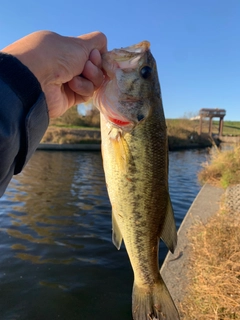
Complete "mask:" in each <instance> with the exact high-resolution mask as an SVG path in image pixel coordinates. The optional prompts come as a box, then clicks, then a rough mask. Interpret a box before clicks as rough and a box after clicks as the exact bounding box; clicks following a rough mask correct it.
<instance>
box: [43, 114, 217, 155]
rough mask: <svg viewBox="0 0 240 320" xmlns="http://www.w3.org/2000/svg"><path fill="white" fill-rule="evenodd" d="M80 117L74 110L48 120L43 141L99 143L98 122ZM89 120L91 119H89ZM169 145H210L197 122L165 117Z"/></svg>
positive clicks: (173, 146) (205, 132) (171, 146)
mask: <svg viewBox="0 0 240 320" xmlns="http://www.w3.org/2000/svg"><path fill="white" fill-rule="evenodd" d="M91 119H92V118H86V117H84V118H82V119H81V118H80V119H79V116H78V115H77V113H76V110H75V112H74V111H71V114H70V115H69V114H68V113H67V114H65V115H64V116H63V117H60V118H58V119H55V120H53V121H51V122H50V126H49V128H48V130H47V132H46V134H45V135H44V137H43V139H42V142H43V143H60V144H64V143H89V142H93V143H94V142H95V143H100V128H99V122H98V121H97V119H96V115H95V118H93V120H91ZM90 120H91V121H90ZM166 122H167V131H168V138H169V146H170V150H171V149H176V148H181V147H183V148H184V147H191V146H192V147H194V146H199V147H207V146H210V145H211V141H210V140H209V135H208V133H207V128H205V126H204V132H203V134H201V135H199V134H198V122H196V121H190V120H188V119H167V120H166Z"/></svg>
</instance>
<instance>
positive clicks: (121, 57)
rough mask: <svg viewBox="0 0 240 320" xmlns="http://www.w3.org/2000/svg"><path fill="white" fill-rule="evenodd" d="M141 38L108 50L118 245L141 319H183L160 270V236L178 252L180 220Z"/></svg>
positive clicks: (103, 102) (106, 99)
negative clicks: (175, 210) (177, 223)
mask: <svg viewBox="0 0 240 320" xmlns="http://www.w3.org/2000/svg"><path fill="white" fill-rule="evenodd" d="M149 46H150V45H149V43H147V42H142V43H140V44H137V45H135V46H131V47H128V48H124V49H121V50H117V49H115V50H113V51H110V52H107V53H105V54H104V55H103V56H102V61H103V68H104V72H105V73H106V79H105V81H104V83H103V84H102V86H101V87H100V88H99V89H98V90H97V92H96V93H95V97H94V103H95V105H96V106H97V107H98V109H99V110H100V113H101V136H102V155H103V166H104V172H105V178H106V184H107V189H108V194H109V199H110V202H111V205H112V223H113V243H114V244H115V246H116V247H117V248H118V249H119V248H120V246H121V242H122V240H123V241H124V244H125V247H126V250H127V253H128V256H129V259H130V262H131V265H132V268H133V272H134V285H133V294H132V313H133V319H134V320H149V319H159V320H160V319H168V320H177V319H179V315H178V312H177V309H176V307H175V305H174V303H173V301H172V298H171V296H170V294H169V292H168V290H167V288H166V285H165V284H164V282H163V280H162V277H161V275H160V272H159V262H158V251H159V241H160V238H162V239H163V241H164V242H165V243H166V245H167V246H168V248H169V249H170V250H171V251H172V252H173V251H174V249H175V246H176V242H177V234H176V226H175V221H174V216H173V210H172V205H171V201H170V196H169V190H168V189H169V188H168V142H167V132H166V123H165V118H164V111H163V106H162V100H161V94H160V86H159V82H158V75H157V67H156V63H155V60H154V58H153V56H152V54H151V52H150V50H149ZM113 117H114V121H113Z"/></svg>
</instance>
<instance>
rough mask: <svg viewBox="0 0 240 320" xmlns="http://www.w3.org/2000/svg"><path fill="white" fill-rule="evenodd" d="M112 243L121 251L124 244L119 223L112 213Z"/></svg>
mask: <svg viewBox="0 0 240 320" xmlns="http://www.w3.org/2000/svg"><path fill="white" fill-rule="evenodd" d="M112 242H113V244H114V245H115V247H116V248H117V249H118V250H119V249H120V247H121V244H122V234H121V231H120V229H119V227H118V224H117V221H116V219H115V217H114V213H113V212H112Z"/></svg>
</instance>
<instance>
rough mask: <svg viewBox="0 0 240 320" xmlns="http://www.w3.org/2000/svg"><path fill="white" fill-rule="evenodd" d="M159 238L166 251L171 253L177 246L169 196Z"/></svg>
mask: <svg viewBox="0 0 240 320" xmlns="http://www.w3.org/2000/svg"><path fill="white" fill-rule="evenodd" d="M159 236H160V238H161V239H162V240H163V242H164V243H165V244H166V246H167V247H168V249H169V250H170V251H171V252H172V253H173V252H174V250H175V248H176V245H177V230H176V224H175V219H174V214H173V207H172V203H171V200H170V196H169V195H168V203H167V212H166V217H165V221H164V224H163V227H162V229H161V233H160V235H159Z"/></svg>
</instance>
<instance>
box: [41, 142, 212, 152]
mask: <svg viewBox="0 0 240 320" xmlns="http://www.w3.org/2000/svg"><path fill="white" fill-rule="evenodd" d="M210 147H212V145H211V144H210V143H209V144H205V145H203V144H193V143H191V144H189V145H182V146H169V151H181V150H192V149H204V148H210ZM37 150H45V151H48V150H49V151H54V150H55V151H101V143H63V144H59V143H40V144H39V146H38V147H37Z"/></svg>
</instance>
